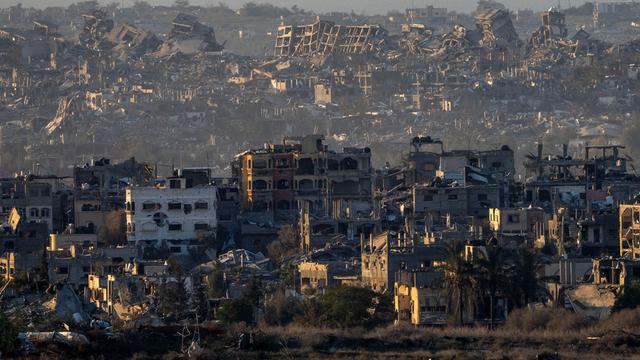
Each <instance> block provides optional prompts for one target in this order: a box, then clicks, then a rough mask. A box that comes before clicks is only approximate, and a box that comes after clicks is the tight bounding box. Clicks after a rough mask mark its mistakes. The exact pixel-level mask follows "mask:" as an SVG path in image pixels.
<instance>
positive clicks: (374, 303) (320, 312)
mask: <svg viewBox="0 0 640 360" xmlns="http://www.w3.org/2000/svg"><path fill="white" fill-rule="evenodd" d="M301 312H302V316H301V317H300V318H299V320H302V322H304V323H305V324H307V325H313V326H328V327H338V328H352V327H366V328H372V327H374V326H376V325H379V324H383V323H386V322H388V320H389V319H390V317H389V316H388V315H389V314H390V313H391V302H390V301H389V297H388V296H383V295H380V294H378V293H376V292H374V291H372V290H370V289H365V288H356V287H345V286H339V287H333V288H329V289H328V290H327V292H326V293H325V294H324V295H323V296H321V297H320V298H319V299H317V300H316V299H310V300H307V301H305V302H304V303H303V304H302V311H301Z"/></svg>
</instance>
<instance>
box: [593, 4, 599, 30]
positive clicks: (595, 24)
mask: <svg viewBox="0 0 640 360" xmlns="http://www.w3.org/2000/svg"><path fill="white" fill-rule="evenodd" d="M599 27H600V4H599V3H598V0H594V1H593V28H594V29H597V28H599Z"/></svg>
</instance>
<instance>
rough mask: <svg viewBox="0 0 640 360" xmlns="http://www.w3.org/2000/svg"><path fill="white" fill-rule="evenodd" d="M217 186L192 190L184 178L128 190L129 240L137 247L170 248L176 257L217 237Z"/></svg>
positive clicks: (199, 187)
mask: <svg viewBox="0 0 640 360" xmlns="http://www.w3.org/2000/svg"><path fill="white" fill-rule="evenodd" d="M216 196H217V190H216V187H215V186H208V185H207V186H196V187H191V186H190V185H188V181H187V179H185V178H180V177H177V178H169V179H168V180H167V184H166V186H164V187H132V188H128V189H127V190H126V200H125V201H126V204H125V208H126V217H127V239H128V241H129V244H131V245H134V246H141V247H147V246H154V247H165V246H166V247H167V248H168V249H169V250H170V251H171V252H172V253H175V254H188V248H190V247H195V246H198V245H199V244H201V240H202V239H203V238H206V237H207V236H211V235H215V233H216V227H217V217H216Z"/></svg>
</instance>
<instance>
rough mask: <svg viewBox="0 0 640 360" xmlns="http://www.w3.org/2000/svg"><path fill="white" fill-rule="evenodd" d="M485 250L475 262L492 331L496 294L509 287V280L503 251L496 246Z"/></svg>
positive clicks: (490, 246)
mask: <svg viewBox="0 0 640 360" xmlns="http://www.w3.org/2000/svg"><path fill="white" fill-rule="evenodd" d="M486 250H487V251H486V255H485V254H483V255H481V256H480V258H479V259H478V260H477V264H478V266H479V270H480V272H479V286H480V288H481V290H482V292H483V293H485V294H486V295H488V296H489V317H490V328H491V329H492V330H493V328H494V323H495V314H494V307H495V298H496V294H497V293H498V291H499V290H500V289H505V288H507V287H508V286H509V278H508V274H507V268H506V264H505V254H504V251H503V249H502V248H501V247H499V246H497V245H489V246H487V247H486Z"/></svg>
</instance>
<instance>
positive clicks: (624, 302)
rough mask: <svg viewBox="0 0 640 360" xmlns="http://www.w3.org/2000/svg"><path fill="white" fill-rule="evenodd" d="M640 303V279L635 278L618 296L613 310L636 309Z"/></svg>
mask: <svg viewBox="0 0 640 360" xmlns="http://www.w3.org/2000/svg"><path fill="white" fill-rule="evenodd" d="M638 305H640V281H638V280H635V281H633V282H632V283H631V284H630V285H627V286H625V287H624V288H623V290H622V294H620V295H619V296H618V297H617V298H616V302H615V303H614V304H613V307H612V308H611V312H619V311H621V310H623V309H635V308H636V307H638Z"/></svg>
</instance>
